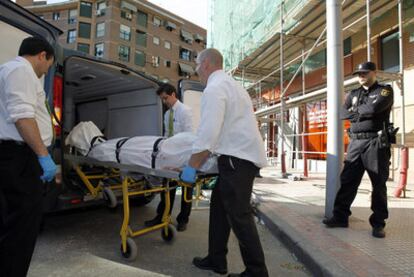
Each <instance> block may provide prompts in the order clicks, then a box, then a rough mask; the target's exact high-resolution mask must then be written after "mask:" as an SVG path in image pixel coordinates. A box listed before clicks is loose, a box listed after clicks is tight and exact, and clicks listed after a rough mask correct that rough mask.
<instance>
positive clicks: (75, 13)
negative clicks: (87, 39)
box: [68, 10, 78, 24]
mask: <svg viewBox="0 0 414 277" xmlns="http://www.w3.org/2000/svg"><path fill="white" fill-rule="evenodd" d="M77 16H78V10H69V16H68V23H69V24H72V23H75V22H76V17H77Z"/></svg>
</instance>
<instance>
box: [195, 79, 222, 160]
mask: <svg viewBox="0 0 414 277" xmlns="http://www.w3.org/2000/svg"><path fill="white" fill-rule="evenodd" d="M225 112H226V94H225V91H224V90H223V89H222V88H220V87H218V86H214V87H213V86H210V87H208V88H206V89H205V90H204V93H203V96H202V97H201V118H200V125H199V127H198V130H197V138H196V140H195V142H194V144H193V153H200V152H203V151H205V150H208V151H210V152H212V153H214V149H215V147H216V144H217V141H218V139H219V137H220V133H221V129H222V128H223V123H224V115H225Z"/></svg>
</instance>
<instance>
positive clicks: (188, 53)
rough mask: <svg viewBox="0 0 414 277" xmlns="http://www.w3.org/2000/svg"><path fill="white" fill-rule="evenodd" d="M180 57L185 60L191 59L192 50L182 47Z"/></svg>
mask: <svg viewBox="0 0 414 277" xmlns="http://www.w3.org/2000/svg"><path fill="white" fill-rule="evenodd" d="M180 59H182V60H185V61H190V60H191V51H190V50H188V49H185V48H180Z"/></svg>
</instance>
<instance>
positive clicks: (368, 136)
mask: <svg viewBox="0 0 414 277" xmlns="http://www.w3.org/2000/svg"><path fill="white" fill-rule="evenodd" d="M348 136H349V137H350V138H351V139H371V138H376V137H378V133H373V132H366V133H351V132H348Z"/></svg>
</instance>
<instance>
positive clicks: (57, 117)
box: [52, 76, 63, 136]
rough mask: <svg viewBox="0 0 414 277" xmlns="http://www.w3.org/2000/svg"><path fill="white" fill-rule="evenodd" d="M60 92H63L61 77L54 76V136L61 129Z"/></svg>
mask: <svg viewBox="0 0 414 277" xmlns="http://www.w3.org/2000/svg"><path fill="white" fill-rule="evenodd" d="M62 93H63V78H62V77H60V76H55V77H54V79H53V113H54V114H53V117H52V120H53V126H54V127H55V134H56V136H60V133H61V131H62V128H61V122H62V121H61V120H62Z"/></svg>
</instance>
